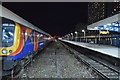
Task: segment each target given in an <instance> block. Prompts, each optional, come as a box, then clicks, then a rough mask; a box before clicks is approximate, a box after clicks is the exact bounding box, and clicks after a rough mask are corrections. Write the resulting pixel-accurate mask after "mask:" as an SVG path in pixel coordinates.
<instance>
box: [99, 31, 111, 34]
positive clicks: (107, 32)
mask: <svg viewBox="0 0 120 80" xmlns="http://www.w3.org/2000/svg"><path fill="white" fill-rule="evenodd" d="M100 34H109V31H100Z"/></svg>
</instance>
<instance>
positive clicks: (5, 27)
mask: <svg viewBox="0 0 120 80" xmlns="http://www.w3.org/2000/svg"><path fill="white" fill-rule="evenodd" d="M1 20H2V28H1V29H2V30H1V43H2V44H1V46H0V56H1V58H2V59H1V62H2V63H1V64H0V65H2V75H0V76H5V75H9V74H11V71H12V70H13V69H14V68H15V66H16V65H17V61H15V60H13V55H12V54H13V52H15V50H16V48H17V43H15V42H16V41H15V38H17V37H16V36H15V25H16V24H15V22H13V21H12V20H9V19H6V18H1ZM17 36H18V37H19V35H17ZM18 39H19V38H18Z"/></svg>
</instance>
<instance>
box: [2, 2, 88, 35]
mask: <svg viewBox="0 0 120 80" xmlns="http://www.w3.org/2000/svg"><path fill="white" fill-rule="evenodd" d="M87 4H88V3H87V2H34V3H33V2H17V3H16V2H3V3H2V5H3V6H4V7H6V8H8V9H9V10H11V11H12V12H14V13H16V14H17V15H19V16H20V17H22V18H24V19H25V20H27V21H29V22H30V23H32V24H33V25H35V26H37V27H39V28H40V29H42V30H43V31H45V32H47V33H49V34H51V35H52V36H64V35H66V34H68V33H70V32H73V31H74V29H75V25H76V24H78V23H87V14H88V12H87V11H88V9H87V8H88V5H87Z"/></svg>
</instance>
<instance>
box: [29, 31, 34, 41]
mask: <svg viewBox="0 0 120 80" xmlns="http://www.w3.org/2000/svg"><path fill="white" fill-rule="evenodd" d="M30 42H31V43H33V42H34V34H32V33H30Z"/></svg>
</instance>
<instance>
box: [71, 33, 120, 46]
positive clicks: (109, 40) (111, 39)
mask: <svg viewBox="0 0 120 80" xmlns="http://www.w3.org/2000/svg"><path fill="white" fill-rule="evenodd" d="M69 40H72V41H76V39H75V38H73V39H69ZM77 41H78V42H85V43H92V44H102V45H111V46H115V47H118V48H119V47H120V35H114V36H101V37H100V38H99V37H98V36H86V37H85V38H77Z"/></svg>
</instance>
